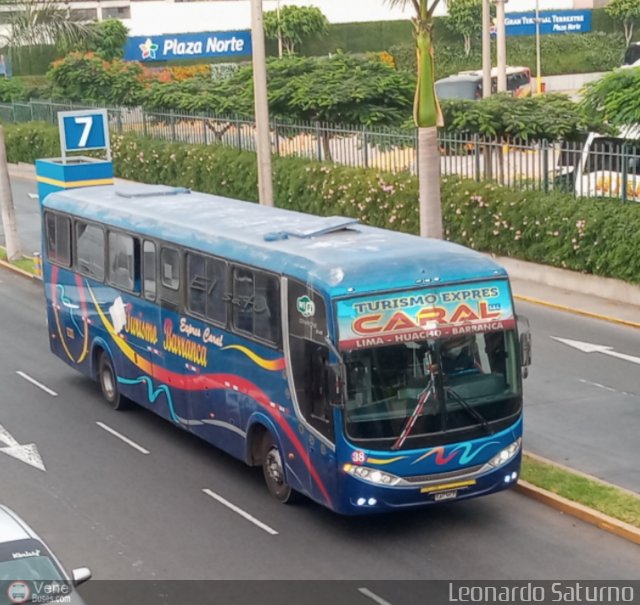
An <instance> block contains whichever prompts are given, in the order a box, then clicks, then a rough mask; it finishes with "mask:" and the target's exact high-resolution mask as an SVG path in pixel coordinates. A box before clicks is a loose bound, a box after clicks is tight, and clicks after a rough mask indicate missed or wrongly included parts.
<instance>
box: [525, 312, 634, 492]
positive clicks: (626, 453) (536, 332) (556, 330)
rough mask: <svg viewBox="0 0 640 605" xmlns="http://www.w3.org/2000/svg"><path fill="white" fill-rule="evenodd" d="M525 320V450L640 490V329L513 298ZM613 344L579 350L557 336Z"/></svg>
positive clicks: (598, 343)
mask: <svg viewBox="0 0 640 605" xmlns="http://www.w3.org/2000/svg"><path fill="white" fill-rule="evenodd" d="M516 309H517V311H518V312H519V313H522V314H523V315H526V316H528V317H529V320H530V322H531V333H532V337H533V366H532V368H531V372H530V375H529V378H527V379H526V381H525V385H524V386H525V449H527V450H530V451H532V452H535V453H537V454H540V455H542V456H545V457H547V458H550V459H552V460H555V461H557V462H560V463H563V464H566V465H568V466H570V467H572V468H576V469H579V470H581V471H583V472H587V473H589V474H591V475H595V476H596V477H600V478H601V479H605V480H607V481H610V482H612V483H615V484H617V485H620V486H622V487H626V488H627V489H631V490H634V491H636V492H640V466H639V465H638V460H640V439H639V438H638V435H639V434H640V380H638V375H639V373H640V365H639V364H640V330H637V329H634V328H628V327H624V326H619V325H616V324H612V323H609V322H605V321H598V320H592V319H587V318H584V317H580V316H577V315H571V314H569V313H566V312H560V311H553V310H550V309H547V308H544V307H540V306H537V305H532V304H525V303H521V302H518V301H516ZM555 338H562V339H569V340H575V341H580V342H586V343H590V344H595V345H606V346H608V347H612V351H613V353H621V354H624V355H628V356H630V357H631V358H632V359H633V360H635V361H632V360H627V359H620V358H617V357H612V356H611V355H610V354H604V353H600V352H593V353H583V352H582V351H579V350H576V349H575V348H572V347H570V346H568V345H567V344H564V343H562V342H559V341H557V340H555Z"/></svg>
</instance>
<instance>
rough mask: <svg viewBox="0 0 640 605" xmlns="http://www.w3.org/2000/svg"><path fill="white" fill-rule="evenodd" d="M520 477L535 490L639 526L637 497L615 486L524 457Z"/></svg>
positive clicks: (638, 499)
mask: <svg viewBox="0 0 640 605" xmlns="http://www.w3.org/2000/svg"><path fill="white" fill-rule="evenodd" d="M521 477H522V479H524V480H525V481H528V482H529V483H532V484H533V485H535V486H537V487H540V488H542V489H545V490H547V491H550V492H553V493H554V494H558V495H559V496H563V497H564V498H567V499H568V500H572V501H573V502H578V503H580V504H582V505H584V506H587V507H589V508H592V509H593V510H597V511H598V512H601V513H603V514H605V515H608V516H610V517H613V518H614V519H618V520H620V521H624V522H625V523H629V524H630V525H633V526H634V527H640V495H639V496H634V495H633V494H630V493H629V492H626V491H624V490H620V489H618V488H616V487H615V486H612V485H608V484H606V483H600V482H599V481H594V480H592V479H589V478H587V477H584V476H582V475H578V474H575V473H572V472H570V471H567V470H565V469H563V468H558V467H557V466H555V465H552V464H546V463H544V462H541V461H539V460H534V459H533V458H530V457H528V456H527V455H526V454H525V456H524V459H523V464H522V474H521Z"/></svg>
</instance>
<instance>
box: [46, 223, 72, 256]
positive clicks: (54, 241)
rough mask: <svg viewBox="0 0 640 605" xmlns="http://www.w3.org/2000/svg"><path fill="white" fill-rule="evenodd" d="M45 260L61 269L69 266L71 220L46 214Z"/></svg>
mask: <svg viewBox="0 0 640 605" xmlns="http://www.w3.org/2000/svg"><path fill="white" fill-rule="evenodd" d="M45 229H46V233H47V258H48V259H49V260H50V261H51V262H54V263H57V264H58V265H62V266H63V267H70V266H71V219H69V218H68V217H66V216H60V215H59V214H51V213H50V212H47V213H46V215H45Z"/></svg>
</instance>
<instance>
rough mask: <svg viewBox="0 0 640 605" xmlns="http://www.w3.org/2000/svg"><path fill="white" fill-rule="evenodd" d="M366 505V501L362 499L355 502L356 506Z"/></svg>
mask: <svg viewBox="0 0 640 605" xmlns="http://www.w3.org/2000/svg"><path fill="white" fill-rule="evenodd" d="M366 503H367V501H366V500H365V499H364V498H358V499H357V500H356V504H357V505H358V506H364V505H365V504H366Z"/></svg>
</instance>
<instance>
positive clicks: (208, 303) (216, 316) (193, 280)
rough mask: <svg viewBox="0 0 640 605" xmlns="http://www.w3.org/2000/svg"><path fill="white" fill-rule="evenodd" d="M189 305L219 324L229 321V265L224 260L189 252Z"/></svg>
mask: <svg viewBox="0 0 640 605" xmlns="http://www.w3.org/2000/svg"><path fill="white" fill-rule="evenodd" d="M187 284H188V286H187V307H188V309H189V310H190V311H191V312H192V313H195V314H196V315H201V316H202V317H206V318H207V319H210V320H211V321H214V322H217V323H219V324H223V325H224V324H226V322H227V302H226V299H227V297H226V291H227V267H226V263H225V262H224V261H222V260H219V259H216V258H211V257H208V256H202V255H201V254H195V253H193V252H189V253H188V254H187Z"/></svg>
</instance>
